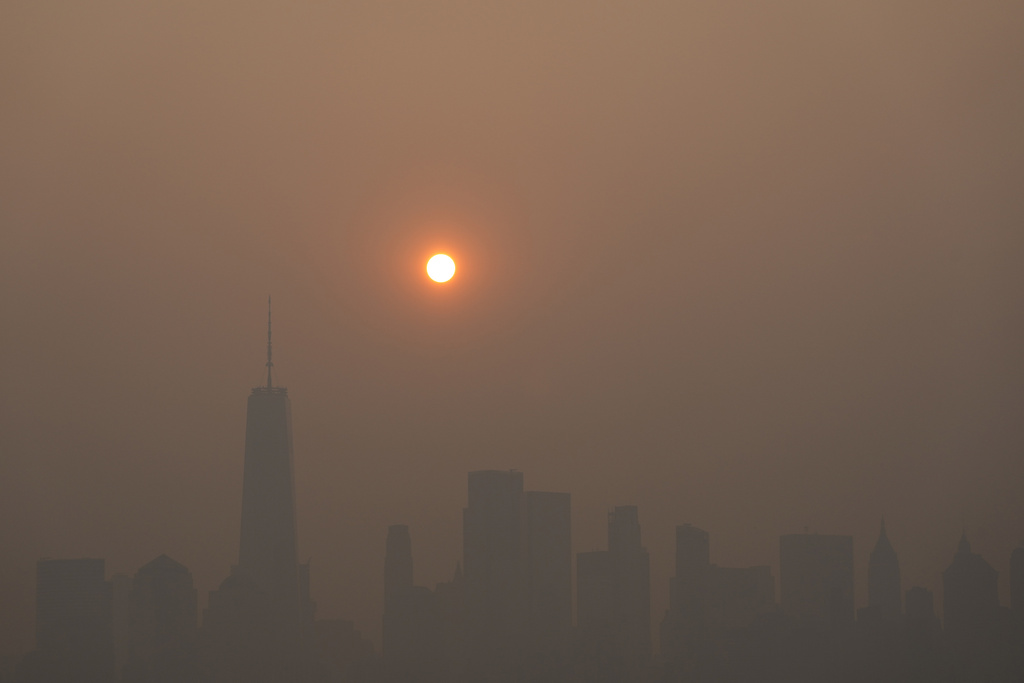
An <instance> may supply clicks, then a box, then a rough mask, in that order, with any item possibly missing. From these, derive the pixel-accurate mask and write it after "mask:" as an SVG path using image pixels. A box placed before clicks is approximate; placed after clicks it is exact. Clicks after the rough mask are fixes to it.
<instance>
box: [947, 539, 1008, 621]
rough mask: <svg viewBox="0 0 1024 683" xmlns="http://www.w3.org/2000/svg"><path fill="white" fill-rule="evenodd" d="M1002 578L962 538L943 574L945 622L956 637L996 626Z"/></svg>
mask: <svg viewBox="0 0 1024 683" xmlns="http://www.w3.org/2000/svg"><path fill="white" fill-rule="evenodd" d="M998 577H999V574H998V572H996V570H995V569H994V568H993V567H992V565H990V564H989V563H988V562H986V561H985V560H984V558H982V556H981V555H978V554H977V553H973V552H971V544H970V543H969V542H968V541H967V535H966V534H964V535H962V536H961V537H960V543H959V544H958V545H957V550H956V555H954V556H953V562H952V563H951V564H950V565H949V567H947V568H946V570H945V571H944V572H942V604H943V622H944V624H945V628H946V631H947V632H948V633H950V634H951V635H952V636H954V637H959V636H961V635H966V634H967V633H968V632H979V631H983V630H986V629H988V628H990V627H992V626H993V625H994V623H995V622H996V620H997V619H998V614H999V589H998V584H997V581H998Z"/></svg>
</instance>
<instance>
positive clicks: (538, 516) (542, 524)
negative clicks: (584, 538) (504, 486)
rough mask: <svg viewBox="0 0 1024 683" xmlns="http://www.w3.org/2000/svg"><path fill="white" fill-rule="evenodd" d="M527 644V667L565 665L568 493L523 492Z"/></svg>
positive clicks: (568, 622)
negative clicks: (524, 508)
mask: <svg viewBox="0 0 1024 683" xmlns="http://www.w3.org/2000/svg"><path fill="white" fill-rule="evenodd" d="M526 541H527V544H526V545H527V548H526V581H527V586H526V589H527V596H528V597H527V600H528V614H527V642H526V651H527V654H528V656H529V657H530V660H531V667H530V668H531V670H537V669H542V670H544V671H545V672H548V671H549V670H550V669H551V668H552V667H554V668H558V667H560V666H564V665H567V664H568V655H569V649H570V646H571V638H572V503H571V499H570V496H569V494H568V493H548V492H542V491H529V492H527V494H526Z"/></svg>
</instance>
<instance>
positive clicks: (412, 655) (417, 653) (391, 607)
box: [382, 524, 447, 683]
mask: <svg viewBox="0 0 1024 683" xmlns="http://www.w3.org/2000/svg"><path fill="white" fill-rule="evenodd" d="M439 609H440V606H439V601H438V599H437V596H435V595H434V594H433V593H432V592H431V591H430V590H429V589H427V588H424V587H422V586H415V585H413V564H412V539H411V537H410V535H409V527H408V526H406V525H404V524H395V525H392V526H390V527H388V537H387V544H386V551H385V555H384V622H383V650H382V653H383V658H384V667H385V674H386V676H387V678H388V680H393V681H405V682H410V683H411V682H413V681H435V680H442V678H441V677H442V675H443V674H444V673H445V672H446V671H447V669H446V668H445V664H446V657H445V648H444V637H443V634H442V631H441V624H440V614H439Z"/></svg>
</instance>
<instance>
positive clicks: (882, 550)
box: [868, 520, 903, 621]
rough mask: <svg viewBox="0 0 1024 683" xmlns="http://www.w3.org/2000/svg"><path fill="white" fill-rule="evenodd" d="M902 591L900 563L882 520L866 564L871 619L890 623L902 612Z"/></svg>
mask: <svg viewBox="0 0 1024 683" xmlns="http://www.w3.org/2000/svg"><path fill="white" fill-rule="evenodd" d="M902 595H903V589H902V586H901V585H900V561H899V558H897V557H896V551H895V550H893V547H892V544H891V543H889V537H888V536H887V535H886V533H885V520H882V526H881V530H880V531H879V534H878V541H876V542H875V549H874V550H872V551H871V559H870V561H869V562H868V609H869V610H870V611H871V612H873V615H872V616H873V617H877V618H879V619H883V620H887V621H891V620H893V619H897V618H898V617H899V616H900V614H901V613H902V611H903V605H902V601H901V598H902Z"/></svg>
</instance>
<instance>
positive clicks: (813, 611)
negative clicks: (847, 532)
mask: <svg viewBox="0 0 1024 683" xmlns="http://www.w3.org/2000/svg"><path fill="white" fill-rule="evenodd" d="M779 572H780V577H779V584H780V588H781V594H782V605H781V606H782V612H783V614H785V615H786V616H788V617H791V618H793V619H796V620H797V621H798V622H800V623H802V624H805V625H808V626H817V627H821V626H827V627H832V628H840V627H845V626H849V625H851V624H852V623H853V615H854V609H853V537H851V536H826V535H822V534H789V535H784V536H782V537H781V538H780V539H779Z"/></svg>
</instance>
